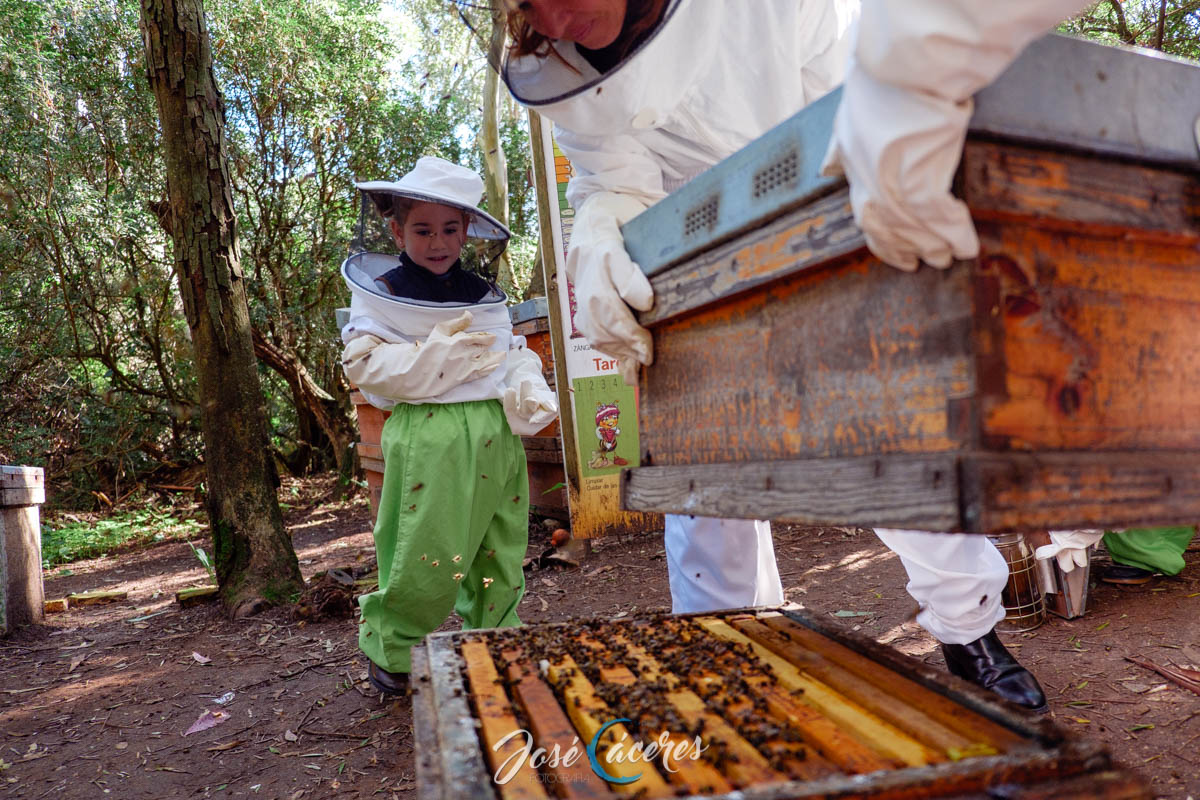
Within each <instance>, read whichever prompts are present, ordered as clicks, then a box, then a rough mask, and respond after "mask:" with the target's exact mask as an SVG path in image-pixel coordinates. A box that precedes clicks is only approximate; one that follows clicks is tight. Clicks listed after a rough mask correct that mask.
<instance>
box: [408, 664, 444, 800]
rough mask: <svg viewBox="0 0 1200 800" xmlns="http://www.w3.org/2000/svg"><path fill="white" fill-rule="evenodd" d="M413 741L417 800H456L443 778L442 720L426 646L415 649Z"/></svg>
mask: <svg viewBox="0 0 1200 800" xmlns="http://www.w3.org/2000/svg"><path fill="white" fill-rule="evenodd" d="M409 680H410V681H411V683H410V684H409V685H410V686H411V688H412V719H413V740H414V744H415V745H416V746H415V748H414V749H415V751H416V761H417V770H416V771H417V800H452V796H451V795H450V794H448V792H450V791H451V789H450V784H449V783H447V781H446V780H445V778H444V777H443V776H442V761H441V758H439V757H438V753H439V750H440V748H441V745H440V744H439V742H438V734H439V730H440V728H441V722H442V721H441V719H440V718H439V717H438V713H437V704H436V703H434V700H433V689H432V686H431V684H430V674H429V653H428V651H427V650H426V648H425V647H424V646H417V647H414V648H413V649H412V672H411V673H410V675H409Z"/></svg>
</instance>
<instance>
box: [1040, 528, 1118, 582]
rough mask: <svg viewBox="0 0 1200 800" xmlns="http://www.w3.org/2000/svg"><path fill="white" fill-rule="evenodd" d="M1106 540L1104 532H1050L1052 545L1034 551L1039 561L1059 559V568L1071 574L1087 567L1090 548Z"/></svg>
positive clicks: (1045, 545)
mask: <svg viewBox="0 0 1200 800" xmlns="http://www.w3.org/2000/svg"><path fill="white" fill-rule="evenodd" d="M1102 538H1104V531H1050V544H1044V545H1042V546H1041V547H1039V548H1038V549H1037V550H1034V551H1033V555H1034V557H1036V558H1037V559H1038V560H1039V561H1044V560H1046V559H1049V558H1057V559H1058V567H1059V569H1061V570H1062V571H1063V572H1070V571H1071V570H1073V569H1075V567H1086V566H1087V563H1088V548H1089V547H1091V546H1092V545H1094V544H1095V543H1096V542H1098V541H1100V540H1101V539H1102Z"/></svg>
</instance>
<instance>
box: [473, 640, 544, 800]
mask: <svg viewBox="0 0 1200 800" xmlns="http://www.w3.org/2000/svg"><path fill="white" fill-rule="evenodd" d="M461 652H462V657H463V661H465V662H466V665H467V682H468V684H470V687H471V697H472V699H474V701H475V711H476V718H477V719H478V720H479V723H480V728H479V735H480V738H481V739H483V752H484V755H485V756H486V757H487V760H488V764H489V765H490V766H491V768H492V780H493V781H496V782H497V786H498V788H499V791H500V797H502V798H503V799H504V800H539V799H540V798H544V797H547V794H546V790H545V789H544V788H542V784H541V782H540V781H539V780H538V772H537V770H536V769H534V768H533V766H531V765H530V763H529V759H527V758H522V757H520V756H518V758H519V761H514V762H512V764H509V763H508V762H509V759H511V758H513V756H515V755H517V754H519V753H521V752H522V750H524V746H525V741H524V738H523V737H521V736H512V734H513V733H515V732H516V731H519V730H520V729H521V724H520V723H519V722H517V718H516V717H515V716H514V715H513V713H512V703H511V701H510V700H509V698H508V695H507V694H506V693H505V691H504V686H503V684H502V683H501V681H500V675H499V673H497V671H496V665H495V664H494V663H493V662H492V656H491V654H490V653H489V652H488V647H487V645H486V644H485V643H483V642H481V641H466V642H463V643H462V648H461ZM506 739H507V741H506ZM501 742H503V744H501ZM518 763H519V765H520V766H519V768H516V769H513V765H515V764H518ZM510 772H511V777H508V775H509V773H510ZM498 779H504V782H503V783H500V782H499V780H498Z"/></svg>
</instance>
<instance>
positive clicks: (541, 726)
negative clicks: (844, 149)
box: [504, 648, 612, 800]
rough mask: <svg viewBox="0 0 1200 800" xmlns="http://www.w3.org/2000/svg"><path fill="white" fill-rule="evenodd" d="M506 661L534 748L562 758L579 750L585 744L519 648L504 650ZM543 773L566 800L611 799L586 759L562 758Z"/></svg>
mask: <svg viewBox="0 0 1200 800" xmlns="http://www.w3.org/2000/svg"><path fill="white" fill-rule="evenodd" d="M504 658H505V660H507V661H508V667H507V670H506V671H507V674H508V678H509V680H510V681H511V682H512V692H513V696H514V697H515V698H516V701H517V703H519V704H520V706H521V708H522V709H523V710H524V712H525V718H526V719H528V720H529V724H530V727H531V728H532V731H531V732H532V733H533V737H534V746H535V747H540V748H544V749H545V751H546V752H547V753H549V754H552V753H554V752H556V748H557V753H558V754H559V755H560V756H562V757H565V756H566V755H567V753H568V752H570V751H571V748H572V747H575V748H577V750H579V751H582V750H583V748H584V747H585V743H582V742H580V740H579V737H578V736H577V735H576V733H575V729H574V728H573V727H571V721H570V720H569V719H567V716H566V714H564V713H563V711H562V709H561V708H560V707H559V705H558V700H557V699H556V698H555V697H554V691H553V690H552V689H551V688H550V687H549V686H547V685H546V684H545V682H543V681H542V680H541V679H540V678H538V677H537V676H536V675H534V674H533V673H532V672H530V670H529V669H528V668H527V667H526V663H525V659H524V652H523V651H522V650H520V649H515V648H514V649H508V650H505V651H504ZM543 771H544V772H546V773H547V774H551V775H553V776H554V784H555V786H556V787H557V788H558V790H559V791H560V792H562V794H563V796H564V797H566V798H568V800H592V799H593V798H611V797H612V794H611V793H610V792H609V791H608V788H607V786H606V785H605V784H604V782H603V781H601V780H600V778H598V777H597V776H596V774H595V773H594V772H592V770H591V766H590V765H589V763H588V761H587V758H586V756H584V757H583V758H582V759H579V760H575V761H574V762H573V763H571V764H567V763H565V760H564V759H563V758H560V759H558V760H556V761H555V762H554V763H551V762H547V763H546V765H545V767H544V768H543Z"/></svg>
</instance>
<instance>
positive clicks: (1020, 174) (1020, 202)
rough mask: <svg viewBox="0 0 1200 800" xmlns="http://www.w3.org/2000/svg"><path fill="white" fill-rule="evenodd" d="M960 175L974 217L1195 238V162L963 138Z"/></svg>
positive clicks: (1199, 222) (1199, 223) (1198, 218)
mask: <svg viewBox="0 0 1200 800" xmlns="http://www.w3.org/2000/svg"><path fill="white" fill-rule="evenodd" d="M961 177H962V180H961V184H960V185H961V187H962V191H963V200H964V201H965V202H966V203H967V204H968V205H969V206H970V207H971V215H972V217H973V218H974V219H975V220H976V221H978V220H981V219H984V220H1001V221H1009V220H1012V218H1013V217H1021V218H1023V219H1022V220H1021V223H1022V224H1027V223H1028V221H1029V220H1032V221H1033V222H1034V224H1036V225H1037V226H1039V227H1041V226H1053V227H1055V228H1057V229H1059V230H1074V231H1077V232H1079V231H1086V232H1089V233H1092V234H1100V235H1101V236H1104V235H1105V234H1106V233H1116V232H1118V231H1119V232H1121V233H1122V234H1126V235H1129V236H1132V237H1135V238H1141V239H1150V240H1158V241H1163V242H1172V241H1174V242H1177V243H1179V244H1185V245H1186V244H1189V243H1190V244H1192V245H1195V244H1196V243H1197V242H1200V215H1197V208H1200V174H1197V172H1196V171H1195V169H1194V168H1193V170H1192V171H1182V170H1179V169H1170V168H1165V167H1162V166H1146V165H1143V164H1139V163H1134V162H1130V161H1121V160H1113V159H1105V158H1096V157H1095V155H1093V154H1090V153H1070V152H1063V151H1058V150H1052V149H1046V148H1035V147H1022V146H1020V145H1017V144H1013V143H1011V142H1005V143H997V142H994V141H968V142H967V143H966V145H965V147H964V148H963V158H962V171H961ZM1056 221H1057V222H1056ZM1093 247H1094V246H1093ZM1093 247H1089V248H1088V249H1093ZM1129 266H1130V267H1132V266H1133V265H1132V264H1131V265H1129ZM1127 268H1128V267H1127ZM1098 277H1103V276H1098ZM1193 294H1194V290H1193Z"/></svg>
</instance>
